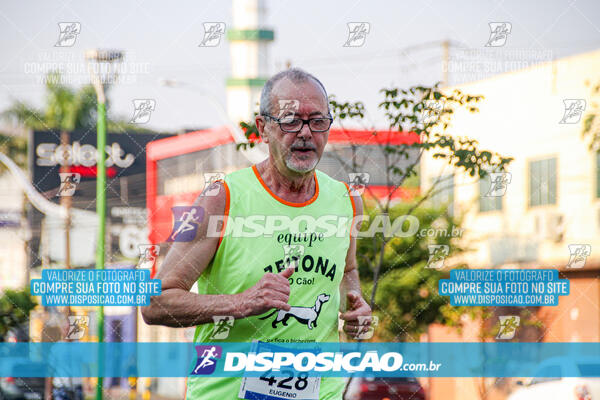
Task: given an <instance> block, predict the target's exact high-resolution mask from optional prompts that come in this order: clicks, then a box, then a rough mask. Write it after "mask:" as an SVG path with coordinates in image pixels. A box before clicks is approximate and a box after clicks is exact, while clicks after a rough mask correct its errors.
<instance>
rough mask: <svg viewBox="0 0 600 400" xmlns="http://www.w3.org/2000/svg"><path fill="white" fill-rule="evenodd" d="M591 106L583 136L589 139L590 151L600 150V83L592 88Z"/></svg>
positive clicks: (584, 120)
mask: <svg viewBox="0 0 600 400" xmlns="http://www.w3.org/2000/svg"><path fill="white" fill-rule="evenodd" d="M589 103H590V104H589V105H588V111H587V113H586V115H585V116H584V117H583V124H582V129H581V134H582V136H583V137H584V138H586V139H588V141H589V142H588V144H589V148H590V150H594V151H599V150H600V83H597V84H596V85H594V86H592V87H591V88H590V102H589Z"/></svg>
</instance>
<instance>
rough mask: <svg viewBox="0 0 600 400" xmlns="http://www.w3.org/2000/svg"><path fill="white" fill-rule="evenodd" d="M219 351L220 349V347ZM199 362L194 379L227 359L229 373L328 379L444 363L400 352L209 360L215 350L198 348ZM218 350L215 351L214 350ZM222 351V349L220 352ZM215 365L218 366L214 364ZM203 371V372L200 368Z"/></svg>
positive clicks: (238, 355)
mask: <svg viewBox="0 0 600 400" xmlns="http://www.w3.org/2000/svg"><path fill="white" fill-rule="evenodd" d="M217 347H218V346H217ZM200 348H201V350H202V351H200V350H198V361H197V363H196V368H195V369H194V371H193V372H192V375H198V374H199V370H202V369H203V368H202V367H200V366H201V365H202V366H204V365H206V364H207V360H209V359H210V361H208V363H209V364H210V366H211V368H210V370H209V371H210V372H209V371H207V370H202V372H200V373H201V374H212V373H213V372H214V371H215V367H216V362H217V359H219V358H221V359H222V358H224V360H223V367H222V371H223V372H225V373H232V372H233V373H240V374H245V373H247V372H265V371H274V372H277V371H285V370H290V369H293V370H295V371H297V372H309V373H312V372H315V373H317V372H318V373H320V374H323V373H324V374H325V375H327V374H328V373H337V374H338V375H339V374H340V373H341V374H342V375H346V374H347V375H350V374H353V373H357V372H359V373H360V372H368V373H371V372H387V373H390V372H414V371H432V372H435V371H438V370H439V368H440V367H441V363H435V362H433V361H429V363H405V362H404V359H403V356H402V354H400V353H398V352H378V351H376V350H369V351H350V352H333V351H323V352H314V351H301V352H291V351H261V352H248V353H246V352H239V351H230V352H225V351H224V352H223V354H222V355H221V354H218V356H216V357H215V356H214V355H213V354H212V353H211V354H210V355H208V357H207V353H206V352H207V350H208V351H211V346H198V347H197V349H200ZM213 350H214V348H213ZM219 350H220V348H219ZM212 362H214V364H212ZM199 367H200V368H199Z"/></svg>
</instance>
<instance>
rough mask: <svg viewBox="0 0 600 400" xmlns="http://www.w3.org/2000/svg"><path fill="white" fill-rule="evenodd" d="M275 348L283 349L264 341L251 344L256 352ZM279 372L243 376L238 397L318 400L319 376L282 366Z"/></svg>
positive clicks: (260, 399) (257, 399)
mask: <svg viewBox="0 0 600 400" xmlns="http://www.w3.org/2000/svg"><path fill="white" fill-rule="evenodd" d="M277 350H280V351H281V350H284V349H282V348H281V347H279V346H274V345H271V344H269V343H264V342H257V343H256V342H255V344H254V346H253V351H256V352H259V351H277ZM286 351H289V349H287V350H286ZM280 372H281V373H278V374H277V375H275V374H274V373H273V372H272V371H266V372H265V373H263V374H262V375H261V376H260V377H250V376H244V377H243V378H242V384H241V386H240V392H239V394H238V397H239V398H241V399H247V400H279V399H297V400H319V389H320V387H321V378H320V377H311V376H308V372H298V371H294V370H293V369H285V368H282V369H281V371H280Z"/></svg>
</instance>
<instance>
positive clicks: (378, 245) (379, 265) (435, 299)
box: [238, 85, 512, 340]
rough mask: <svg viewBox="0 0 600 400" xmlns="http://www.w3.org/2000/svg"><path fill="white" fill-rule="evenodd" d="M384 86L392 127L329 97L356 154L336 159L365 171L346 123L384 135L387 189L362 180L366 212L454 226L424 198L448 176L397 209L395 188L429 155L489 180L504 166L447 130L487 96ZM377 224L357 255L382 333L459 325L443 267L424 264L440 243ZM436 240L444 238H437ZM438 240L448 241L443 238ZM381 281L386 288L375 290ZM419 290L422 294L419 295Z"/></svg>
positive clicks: (248, 129)
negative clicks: (444, 287) (398, 139)
mask: <svg viewBox="0 0 600 400" xmlns="http://www.w3.org/2000/svg"><path fill="white" fill-rule="evenodd" d="M380 92H381V93H382V96H383V99H382V101H381V103H380V104H379V106H378V108H379V109H380V110H381V111H383V113H384V117H385V120H386V125H387V126H386V128H387V129H386V130H384V131H381V130H378V129H375V128H373V127H368V126H366V123H365V113H366V111H365V106H364V104H363V103H362V102H360V101H358V102H339V101H337V100H336V98H335V96H331V97H330V99H329V102H330V106H331V110H332V115H333V118H334V120H335V122H336V123H337V124H338V126H339V127H340V128H341V129H342V130H344V131H345V132H346V133H347V134H348V138H349V142H350V144H349V146H350V150H351V156H350V157H348V156H347V154H339V155H338V157H337V158H338V161H339V162H340V164H341V165H342V166H344V168H345V169H346V171H347V172H357V171H359V172H360V171H364V168H363V166H364V160H361V158H360V157H359V156H358V148H359V146H358V145H357V144H356V143H353V142H352V135H351V132H350V130H349V129H347V128H346V126H347V125H348V124H349V123H352V124H354V125H359V126H362V127H363V129H369V130H371V131H372V134H373V136H377V137H378V139H379V140H376V141H374V143H377V144H376V147H377V149H378V151H379V154H380V155H381V157H382V160H383V168H384V172H385V181H386V186H388V187H389V188H390V190H389V191H388V192H387V194H386V195H385V196H383V197H381V196H376V195H375V193H374V192H373V191H372V188H371V187H370V186H369V185H368V184H367V185H365V186H364V187H365V189H364V193H365V195H366V196H364V197H365V200H364V205H365V206H364V210H365V211H364V213H365V214H366V215H369V216H370V217H373V216H375V215H382V216H390V217H398V216H401V215H402V216H404V218H406V217H408V216H418V217H419V218H417V219H418V221H419V223H420V224H425V226H428V225H429V224H431V225H436V224H442V225H443V224H446V226H450V227H452V226H454V225H455V224H456V221H455V220H454V219H453V218H452V217H451V216H450V215H448V214H447V213H444V212H442V211H441V209H438V210H437V211H433V210H432V209H431V206H430V205H428V204H427V203H428V201H429V200H431V199H432V198H435V197H436V196H438V195H439V194H441V193H443V191H444V190H446V189H447V188H448V184H447V182H446V181H445V179H443V178H441V177H438V179H436V180H435V181H434V182H433V183H432V184H431V185H430V187H429V188H428V189H427V190H425V191H424V192H423V193H421V195H420V196H418V197H417V198H416V199H415V200H414V201H413V202H411V203H408V204H404V205H402V206H399V207H397V208H394V207H395V206H394V203H395V202H396V200H395V198H394V194H395V193H396V192H398V191H399V190H402V188H403V186H405V185H406V183H407V182H409V181H411V180H415V179H418V176H417V172H418V167H419V164H420V161H421V159H422V157H423V155H424V154H426V153H427V154H429V155H431V156H432V157H433V158H434V159H440V160H442V161H444V162H445V163H446V164H447V165H449V166H450V167H451V168H452V169H453V170H454V171H455V172H458V173H466V174H468V175H470V176H473V177H475V176H477V177H479V178H484V177H485V176H487V175H488V173H489V171H498V172H499V171H504V170H505V168H506V166H507V165H508V164H509V163H510V162H511V161H512V158H510V157H503V156H501V155H499V154H497V153H494V152H492V151H490V150H484V149H480V148H479V144H478V142H477V141H476V140H474V139H470V138H468V137H463V136H456V135H449V134H448V133H447V132H446V129H447V128H448V127H449V126H450V124H451V119H452V116H453V114H454V113H455V111H457V110H458V109H466V110H467V111H468V112H471V113H474V112H477V111H478V109H477V107H476V104H477V103H478V102H479V101H481V100H482V96H472V95H468V94H463V93H462V92H461V91H460V90H457V89H455V90H453V91H451V92H449V93H445V92H443V91H442V90H440V89H439V86H438V85H434V86H432V87H427V86H413V87H410V88H408V89H398V88H389V89H388V88H384V89H382V90H381V91H380ZM240 126H241V127H242V129H244V130H245V133H246V136H247V137H248V139H249V140H250V142H249V144H248V145H249V146H253V145H254V141H253V140H254V139H255V138H256V137H257V136H258V132H257V129H256V126H255V125H254V122H241V123H240ZM396 135H414V136H415V138H417V139H418V140H414V141H407V142H406V143H405V144H400V145H395V144H392V143H394V140H393V139H394V137H395V136H396ZM238 147H245V146H243V145H242V146H238ZM335 151H336V150H335V149H334V150H333V152H334V154H335ZM390 220H391V219H390ZM405 222H406V221H405ZM373 223H381V219H379V220H376V219H375V218H370V219H369V220H368V221H366V225H365V224H363V228H362V230H363V231H369V230H372V231H373V232H375V233H374V235H373V236H372V237H362V238H360V239H359V240H358V246H359V250H358V251H357V254H358V255H359V258H358V262H359V268H360V271H361V277H362V278H363V280H364V282H365V285H364V289H366V290H368V291H369V292H370V296H369V297H370V304H371V308H372V309H373V310H374V311H375V312H381V313H383V314H386V313H387V314H386V315H389V316H390V317H384V321H383V322H384V325H383V326H384V329H386V332H385V335H386V336H391V337H395V338H402V339H412V340H417V338H418V336H417V335H418V334H419V333H420V332H422V330H423V329H424V327H425V326H426V325H428V324H429V323H431V322H434V321H438V322H442V323H445V324H447V325H453V324H458V325H460V319H459V318H458V316H459V315H460V313H459V309H457V308H455V307H450V306H449V305H448V304H447V302H448V300H447V299H441V298H439V296H437V282H438V280H439V279H440V278H441V277H442V276H443V273H441V272H439V271H435V270H432V269H429V268H427V269H426V268H424V260H426V259H427V258H428V255H429V254H428V253H426V252H424V250H425V247H426V245H427V244H435V243H437V242H436V241H429V242H428V241H427V240H425V239H424V238H417V237H412V238H403V239H398V238H397V235H396V234H397V232H394V231H391V230H390V229H387V232H385V229H384V230H383V231H382V230H381V229H372V226H371V224H373ZM436 240H437V241H441V239H439V238H438V239H436ZM438 244H444V243H443V241H441V242H440V243H438ZM446 245H447V246H448V247H449V255H451V254H456V253H458V252H460V251H462V249H459V248H458V247H457V244H456V243H455V241H453V240H451V239H449V240H448V242H447V243H446ZM380 285H381V287H382V293H379V292H378V291H379V289H380ZM415 293H417V294H419V295H418V296H415ZM424 305H425V306H424ZM384 306H385V307H386V309H384V308H383V307H384ZM470 311H471V312H474V311H475V309H473V308H470ZM391 316H395V317H400V319H399V320H396V321H393V323H392V322H391V321H387V322H389V323H387V324H386V320H389V319H391V318H392V317H391ZM402 321H405V322H402ZM421 321H422V322H421Z"/></svg>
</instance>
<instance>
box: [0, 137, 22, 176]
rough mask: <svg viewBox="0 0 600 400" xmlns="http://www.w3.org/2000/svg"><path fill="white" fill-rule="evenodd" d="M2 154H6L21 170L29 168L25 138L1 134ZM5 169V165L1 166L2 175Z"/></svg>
mask: <svg viewBox="0 0 600 400" xmlns="http://www.w3.org/2000/svg"><path fill="white" fill-rule="evenodd" d="M0 153H3V154H6V155H7V156H8V157H10V159H11V160H13V161H14V162H15V163H16V164H17V165H18V166H20V167H21V168H25V167H26V166H27V140H26V139H25V138H23V137H20V136H12V135H4V134H2V133H0ZM5 169H6V167H5V166H4V164H0V173H3V172H4V171H5Z"/></svg>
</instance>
